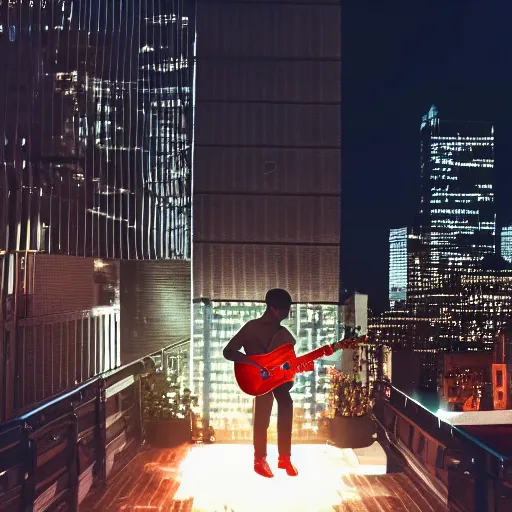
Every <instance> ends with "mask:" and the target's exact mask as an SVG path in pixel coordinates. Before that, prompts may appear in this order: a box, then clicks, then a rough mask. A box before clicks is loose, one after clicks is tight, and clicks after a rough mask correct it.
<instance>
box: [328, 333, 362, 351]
mask: <svg viewBox="0 0 512 512" xmlns="http://www.w3.org/2000/svg"><path fill="white" fill-rule="evenodd" d="M367 341H368V336H366V335H364V336H358V337H357V338H356V337H352V338H346V339H344V340H340V341H337V342H336V343H333V344H332V345H331V346H332V348H333V350H334V351H336V350H341V349H344V348H356V347H357V346H359V345H363V344H365V343H366V342H367Z"/></svg>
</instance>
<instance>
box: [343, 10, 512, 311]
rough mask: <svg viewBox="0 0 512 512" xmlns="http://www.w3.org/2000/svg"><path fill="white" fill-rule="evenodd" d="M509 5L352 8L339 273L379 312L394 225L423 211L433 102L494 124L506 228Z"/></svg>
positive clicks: (511, 51)
mask: <svg viewBox="0 0 512 512" xmlns="http://www.w3.org/2000/svg"><path fill="white" fill-rule="evenodd" d="M511 11H512V5H499V6H498V5H495V4H492V5H490V4H485V5H483V4H479V3H477V2H474V1H470V2H464V5H463V6H462V5H459V3H458V2H450V3H449V4H447V3H446V2H442V1H439V0H434V1H432V2H428V3H423V4H420V5H416V4H411V3H408V2H405V1H398V2H394V3H393V4H392V5H387V4H386V5H375V3H374V2H369V1H365V0H362V1H361V2H358V3H357V5H356V4H347V5H345V6H344V18H343V19H344V25H343V36H344V49H345V51H344V53H343V71H344V75H343V76H344V79H343V109H342V117H343V126H344V127H345V129H344V130H343V169H344V173H343V176H342V214H341V222H342V235H343V236H342V246H341V279H342V282H343V287H344V288H346V289H348V292H351V291H353V290H358V291H360V292H362V293H367V294H368V295H369V299H370V307H371V308H372V309H374V310H376V311H384V310H385V309H386V308H387V306H388V271H389V269H388V247H389V240H388V238H389V230H390V229H391V228H396V227H400V226H405V225H409V224H411V223H412V222H413V220H414V216H415V214H416V211H417V203H418V200H419V198H420V176H419V172H418V169H419V161H420V151H419V146H418V143H417V141H418V119H420V118H421V116H422V115H424V114H425V112H427V111H428V109H429V108H430V106H431V105H432V104H435V105H436V106H437V107H438V109H439V111H440V112H441V113H442V115H443V117H444V118H445V119H455V120H469V121H484V122H491V123H492V124H494V126H495V144H496V161H495V172H496V178H495V181H496V182H495V185H496V187H495V188H496V203H497V224H498V228H499V226H502V225H506V224H507V223H510V221H511V220H512V205H511V204H510V201H507V197H506V196H507V190H508V191H511V190H512V176H511V173H510V172H509V168H510V166H511V162H512V155H510V152H509V151H508V147H509V142H508V141H509V140H510V138H511V123H510V119H512V106H511V105H510V102H509V101H508V91H509V90H510V89H511V88H512V70H511V68H510V66H509V65H508V64H507V62H509V61H510V59H511V57H512V42H510V39H509V38H508V36H507V35H506V34H507V33H508V29H507V26H506V22H505V20H506V19H507V16H508V15H509V14H511ZM349 20H350V22H349ZM432 30H434V31H435V37H430V36H429V35H428V34H431V33H432ZM376 41H378V44H375V43H376ZM348 127H350V129H348ZM362 244H364V247H365V249H362V248H360V247H361V245H362Z"/></svg>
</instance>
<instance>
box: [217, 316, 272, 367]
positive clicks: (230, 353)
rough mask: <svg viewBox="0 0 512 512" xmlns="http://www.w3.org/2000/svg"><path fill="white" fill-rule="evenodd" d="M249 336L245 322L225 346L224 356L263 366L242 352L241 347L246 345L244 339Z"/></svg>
mask: <svg viewBox="0 0 512 512" xmlns="http://www.w3.org/2000/svg"><path fill="white" fill-rule="evenodd" d="M246 336H247V324H245V325H244V326H243V327H242V328H241V329H240V330H239V331H238V332H237V333H236V334H235V335H234V336H233V337H232V338H231V340H230V341H229V343H228V344H227V345H226V346H225V347H224V351H223V352H222V354H223V356H224V357H225V358H226V359H227V360H228V361H234V362H237V363H245V364H250V365H251V366H256V368H263V366H261V364H258V363H256V362H255V361H252V360H251V359H249V358H248V357H247V356H246V355H245V354H243V353H242V352H240V349H241V348H242V347H243V346H244V341H245V339H246Z"/></svg>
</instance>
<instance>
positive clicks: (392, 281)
mask: <svg viewBox="0 0 512 512" xmlns="http://www.w3.org/2000/svg"><path fill="white" fill-rule="evenodd" d="M407 238H408V229H407V228H398V229H391V230H390V231H389V307H390V309H395V308H397V307H399V306H400V305H402V306H403V305H404V304H405V301H406V298H407Z"/></svg>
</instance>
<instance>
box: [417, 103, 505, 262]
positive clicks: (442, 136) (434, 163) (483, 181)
mask: <svg viewBox="0 0 512 512" xmlns="http://www.w3.org/2000/svg"><path fill="white" fill-rule="evenodd" d="M493 171H494V128H493V126H492V124H490V123H484V122H456V121H447V120H443V119H441V118H440V117H439V113H438V111H437V109H436V107H435V106H432V107H431V108H430V110H429V112H428V114H426V115H425V116H423V119H422V123H421V204H420V224H421V235H422V237H423V239H424V240H425V243H426V244H427V245H428V262H429V266H431V267H437V266H439V265H442V266H444V267H467V266H468V265H469V266H471V265H472V264H474V263H475V262H476V261H478V260H479V259H480V258H482V257H483V256H485V255H486V254H491V253H494V250H495V230H496V214H495V205H494V193H493V187H492V183H493Z"/></svg>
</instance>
